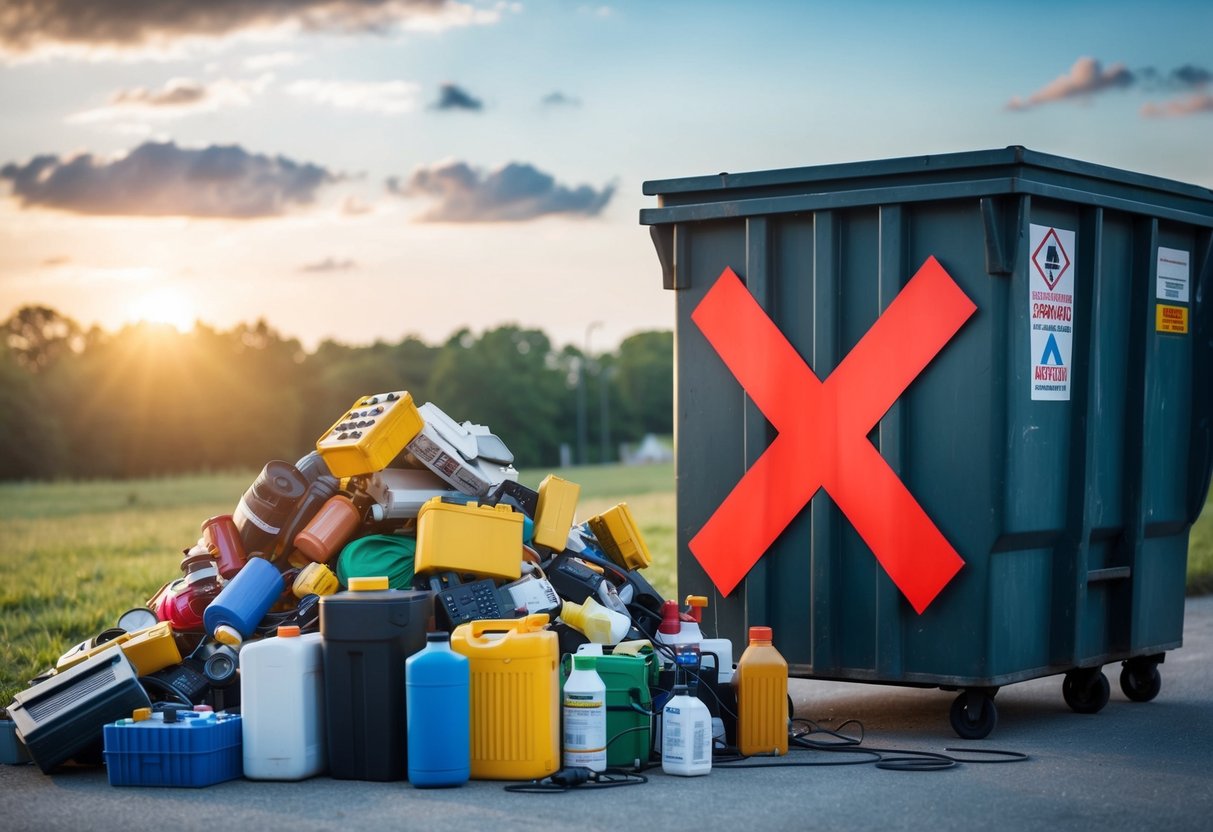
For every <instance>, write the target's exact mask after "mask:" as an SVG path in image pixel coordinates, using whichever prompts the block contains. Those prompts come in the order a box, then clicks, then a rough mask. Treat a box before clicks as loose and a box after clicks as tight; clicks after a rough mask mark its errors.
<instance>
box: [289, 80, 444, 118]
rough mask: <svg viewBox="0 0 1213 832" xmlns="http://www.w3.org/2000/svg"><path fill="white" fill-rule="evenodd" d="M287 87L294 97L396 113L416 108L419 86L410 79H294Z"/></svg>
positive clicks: (365, 110)
mask: <svg viewBox="0 0 1213 832" xmlns="http://www.w3.org/2000/svg"><path fill="white" fill-rule="evenodd" d="M286 91H287V92H288V93H290V94H291V95H293V96H295V97H296V98H302V99H306V100H309V101H313V102H315V103H317V104H327V105H329V106H331V107H337V108H339V109H342V110H362V111H364V112H368V113H380V114H382V115H395V114H398V113H407V112H411V111H412V110H415V109H416V108H417V98H418V95H419V94H420V92H421V87H420V85H418V84H414V83H412V82H411V81H320V80H304V81H295V82H294V83H292V84H290V85H289V86H287V88H286Z"/></svg>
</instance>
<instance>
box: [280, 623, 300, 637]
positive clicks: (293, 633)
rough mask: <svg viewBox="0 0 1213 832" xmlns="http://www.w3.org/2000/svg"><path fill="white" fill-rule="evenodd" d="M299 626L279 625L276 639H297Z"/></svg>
mask: <svg viewBox="0 0 1213 832" xmlns="http://www.w3.org/2000/svg"><path fill="white" fill-rule="evenodd" d="M298 637H299V625H297V624H281V625H279V626H278V638H298Z"/></svg>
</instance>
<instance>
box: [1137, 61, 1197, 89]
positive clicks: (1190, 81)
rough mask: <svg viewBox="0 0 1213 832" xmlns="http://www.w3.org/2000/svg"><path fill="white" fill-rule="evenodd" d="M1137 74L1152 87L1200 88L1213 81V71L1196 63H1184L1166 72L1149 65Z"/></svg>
mask: <svg viewBox="0 0 1213 832" xmlns="http://www.w3.org/2000/svg"><path fill="white" fill-rule="evenodd" d="M1137 74H1138V75H1139V76H1141V78H1142V80H1143V81H1144V82H1145V83H1146V85H1147V86H1148V87H1150V88H1151V89H1171V90H1199V89H1202V88H1203V87H1204V86H1205V85H1206V84H1208V83H1209V82H1210V81H1213V72H1210V71H1209V70H1207V69H1205V68H1204V67H1203V66H1196V65H1195V64H1184V65H1183V66H1179V67H1176V68H1175V69H1173V70H1171V71H1170V72H1169V73H1166V74H1163V73H1162V72H1161V71H1160V70H1158V69H1155V68H1154V67H1152V66H1148V67H1146V68H1145V69H1141V70H1138V73H1137Z"/></svg>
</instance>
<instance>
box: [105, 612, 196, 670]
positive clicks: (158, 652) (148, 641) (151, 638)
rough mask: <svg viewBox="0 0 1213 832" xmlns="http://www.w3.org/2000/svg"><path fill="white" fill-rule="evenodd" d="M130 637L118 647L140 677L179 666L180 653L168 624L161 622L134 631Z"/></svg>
mask: <svg viewBox="0 0 1213 832" xmlns="http://www.w3.org/2000/svg"><path fill="white" fill-rule="evenodd" d="M130 636H131V637H130V638H128V639H127V640H126V641H124V642H122V644H120V645H119V647H121V649H122V652H123V653H125V654H126V657H127V658H128V659H130V662H131V664H132V665H134V666H135V672H136V673H138V674H139V675H140V676H147V675H148V674H151V673H155V672H156V671H157V670H163V669H164V668H166V667H172V666H173V665H177V664H181V651H180V650H178V649H177V641H176V639H174V638H173V625H172V624H170V623H169V622H167V621H161V622H160V623H159V624H153V625H152V626H151V627H145V628H144V629H142V630H136V631H135V632H133V633H131V634H130Z"/></svg>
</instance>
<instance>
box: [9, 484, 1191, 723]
mask: <svg viewBox="0 0 1213 832" xmlns="http://www.w3.org/2000/svg"><path fill="white" fill-rule="evenodd" d="M546 473H547V472H544V471H536V472H530V471H524V472H523V474H522V477H521V479H522V481H523V482H524V483H525V484H527V485H529V486H531V487H537V486H538V484H539V481H540V480H541V479H542V478H543V476H544V475H545V474H546ZM559 473H560V476H562V477H564V478H565V479H569V480H572V481H573V482H577V483H580V484H581V486H582V491H581V501H580V504H579V506H578V513H577V516H578V519H579V520H580V519H584V518H586V517H589V516H590V515H591V514H595V513H597V512H599V511H602V510H604V509H606V508H609V507H610V506H612V505H614V504H615V503H617V502H619V501H621V500H626V501H627V503H628V506H629V508H631V510H632V513H633V515H634V516H635V517H636V520H637V522H638V523H640V525H641V529H642V532H643V534H644V536H645V540H646V542H647V543H648V545H649V548H650V550H652V554H653V559H654V563H653V566H652V567H650V568H649V569H648V570H646V577H648V579H649V580H650V581H651V582H652V583H653V585H654V586H655V587H656V588H657V589H658V590H659V591H660V592H662V594H663V595H665V596H666V597H675V591H674V590H675V582H676V575H675V572H676V570H675V565H676V564H675V552H674V491H673V489H674V473H673V468H672V466H671V465H655V466H640V467H634V468H624V467H622V466H608V467H592V468H569V469H564V470H562V471H560V472H559ZM254 474H255V472H242V473H234V474H215V475H206V476H190V477H174V478H168V479H148V480H132V481H128V482H88V483H50V484H23V485H0V645H2V646H0V656H2V657H3V663H2V664H0V705H2V704H7V703H8V702H9V701H10V700H11V697H12V694H13V693H14V692H15V691H17V690H19V689H20V688H22V687H24V685H25V682H26V680H28V679H29V678H31V677H32V676H34V675H36V674H37V673H38V672H40V671H41V670H42V669H43V668H45V667H47V666H49V665H51V664H53V663H54V661H55V659H56V658H58V656H59V655H60V654H61V653H62V652H63V651H64V650H66V649H67V648H68V647H70V646H72V645H74V644H76V643H78V642H80V641H82V640H83V639H85V638H88V637H91V636H93V635H95V634H96V633H98V632H100V631H101V630H103V629H105V628H107V627H111V626H113V624H114V622H115V621H116V620H117V618H118V616H119V615H120V614H121V613H122V612H124V611H125V610H127V609H130V608H131V607H136V606H140V605H142V604H143V603H144V602H146V600H147V599H148V598H149V597H150V596H151V595H152V594H153V593H154V592H155V591H156V590H157V589H158V588H159V587H160V585H161V584H163V583H164V582H166V581H168V580H170V579H172V578H175V577H176V576H177V575H178V574H179V572H178V567H177V564H178V562H179V560H180V558H181V550H182V549H183V548H185V547H188V546H190V545H191V544H192V543H193V542H194V541H195V540H197V538H198V527H199V524H200V523H201V522H202V521H203V520H204V519H206V518H207V517H210V516H212V515H215V514H225V513H229V512H231V510H232V508H233V507H234V506H235V504H236V501H237V500H239V498H240V495H241V494H242V493H244V489H245V488H247V487H248V484H249V482H251V480H252V478H253V476H254ZM1188 591H1189V592H1190V593H1207V592H1213V495H1211V498H1210V500H1209V501H1208V502H1206V504H1205V509H1204V512H1203V514H1202V515H1201V517H1200V520H1198V521H1197V523H1196V526H1195V527H1194V528H1193V529H1192V537H1191V545H1190V549H1189V557H1188Z"/></svg>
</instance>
